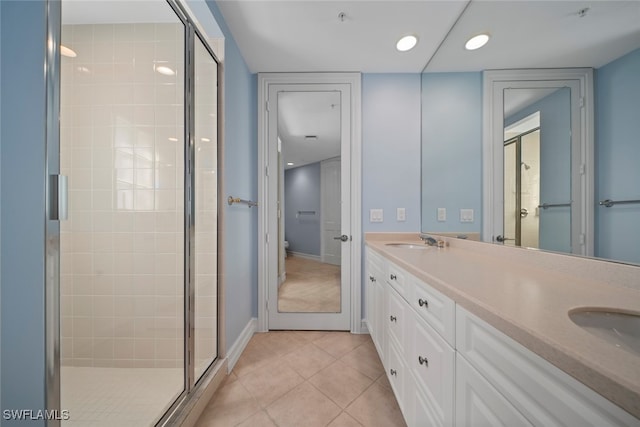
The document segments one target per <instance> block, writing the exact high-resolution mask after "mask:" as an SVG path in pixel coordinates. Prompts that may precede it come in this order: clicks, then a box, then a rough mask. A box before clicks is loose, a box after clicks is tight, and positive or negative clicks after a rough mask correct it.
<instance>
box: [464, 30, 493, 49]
mask: <svg viewBox="0 0 640 427" xmlns="http://www.w3.org/2000/svg"><path fill="white" fill-rule="evenodd" d="M488 41H489V34H478V35H477V36H473V37H471V38H470V39H469V40H467V42H466V43H465V45H464V48H465V49H467V50H476V49H480V48H481V47H482V46H484V45H485V44H487V42H488Z"/></svg>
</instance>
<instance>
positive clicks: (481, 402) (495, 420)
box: [456, 355, 532, 427]
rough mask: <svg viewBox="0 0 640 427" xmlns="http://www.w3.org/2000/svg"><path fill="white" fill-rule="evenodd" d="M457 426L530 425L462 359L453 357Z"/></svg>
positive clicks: (514, 426)
mask: <svg viewBox="0 0 640 427" xmlns="http://www.w3.org/2000/svg"><path fill="white" fill-rule="evenodd" d="M456 426H459V427H467V426H496V427H497V426H500V427H503V426H509V427H511V426H513V427H519V426H532V424H531V423H530V422H529V421H528V420H527V419H526V418H525V417H524V416H523V415H522V414H521V413H520V412H518V411H517V410H516V409H515V408H514V407H513V405H511V403H509V401H507V399H505V398H504V396H502V395H501V394H500V393H498V391H497V390H496V389H495V388H493V386H492V385H491V384H489V382H488V381H487V380H486V379H485V378H484V377H483V376H482V375H480V374H479V373H478V372H477V371H476V370H475V369H474V368H473V367H472V366H471V365H469V363H468V362H467V361H466V360H464V358H463V357H461V356H460V355H458V356H457V357H456Z"/></svg>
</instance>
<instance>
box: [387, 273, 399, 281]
mask: <svg viewBox="0 0 640 427" xmlns="http://www.w3.org/2000/svg"><path fill="white" fill-rule="evenodd" d="M389 277H391V280H396V279H397V278H398V276H396V275H395V274H391V275H390V276H389Z"/></svg>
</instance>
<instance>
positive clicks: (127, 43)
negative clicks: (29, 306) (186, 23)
mask: <svg viewBox="0 0 640 427" xmlns="http://www.w3.org/2000/svg"><path fill="white" fill-rule="evenodd" d="M182 32H183V28H182V25H180V24H117V25H65V26H64V27H63V34H62V40H63V41H62V44H63V45H65V46H67V47H69V48H71V49H72V50H74V51H75V52H76V54H77V56H76V57H74V58H69V57H63V60H62V94H61V97H62V114H61V169H62V173H63V174H65V175H68V176H69V202H70V213H69V220H68V221H66V222H63V223H62V230H61V249H62V257H61V258H62V259H61V299H62V300H61V311H62V325H61V335H62V364H63V365H69V366H99V367H181V366H182V364H183V361H182V360H183V350H182V343H183V304H184V299H183V290H182V289H183V270H184V266H183V245H184V235H183V234H184V233H183V229H184V225H183V214H182V212H183V206H184V200H183V187H184V186H183V180H184V178H183V175H184V167H183V159H184V154H183V140H184V130H183V129H184V128H183V98H184V97H183V83H182V82H183V77H184V73H183V65H182V63H183V58H184V48H183V35H182ZM161 66H164V67H167V69H164V70H158V68H159V67H161ZM159 71H164V74H163V73H161V72H159ZM172 72H173V75H171V74H172Z"/></svg>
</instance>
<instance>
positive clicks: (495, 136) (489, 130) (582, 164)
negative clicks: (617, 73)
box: [482, 68, 594, 256]
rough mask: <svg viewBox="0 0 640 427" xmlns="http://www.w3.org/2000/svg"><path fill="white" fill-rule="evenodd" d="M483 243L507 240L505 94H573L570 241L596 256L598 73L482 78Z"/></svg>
mask: <svg viewBox="0 0 640 427" xmlns="http://www.w3.org/2000/svg"><path fill="white" fill-rule="evenodd" d="M483 74H484V75H483V78H484V88H483V103H484V105H483V141H482V145H483V149H482V157H483V160H482V165H483V168H482V169H483V192H482V205H483V206H482V212H483V215H482V217H483V226H482V240H483V241H486V242H493V241H494V238H495V236H497V235H499V234H503V212H504V192H503V175H502V174H503V156H504V149H503V146H504V98H503V91H504V89H516V88H559V87H569V88H570V89H571V101H570V102H571V129H572V134H571V140H572V142H571V199H572V200H571V202H572V204H571V241H572V247H573V253H575V254H581V255H590V256H593V249H594V242H593V236H594V233H593V229H594V219H593V208H592V207H593V197H594V196H593V194H594V191H593V190H594V186H593V182H594V173H593V165H594V158H593V152H594V151H593V137H594V134H593V71H592V70H591V69H585V68H577V69H574V68H566V69H540V70H496V71H493V70H491V71H485V72H484V73H483Z"/></svg>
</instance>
